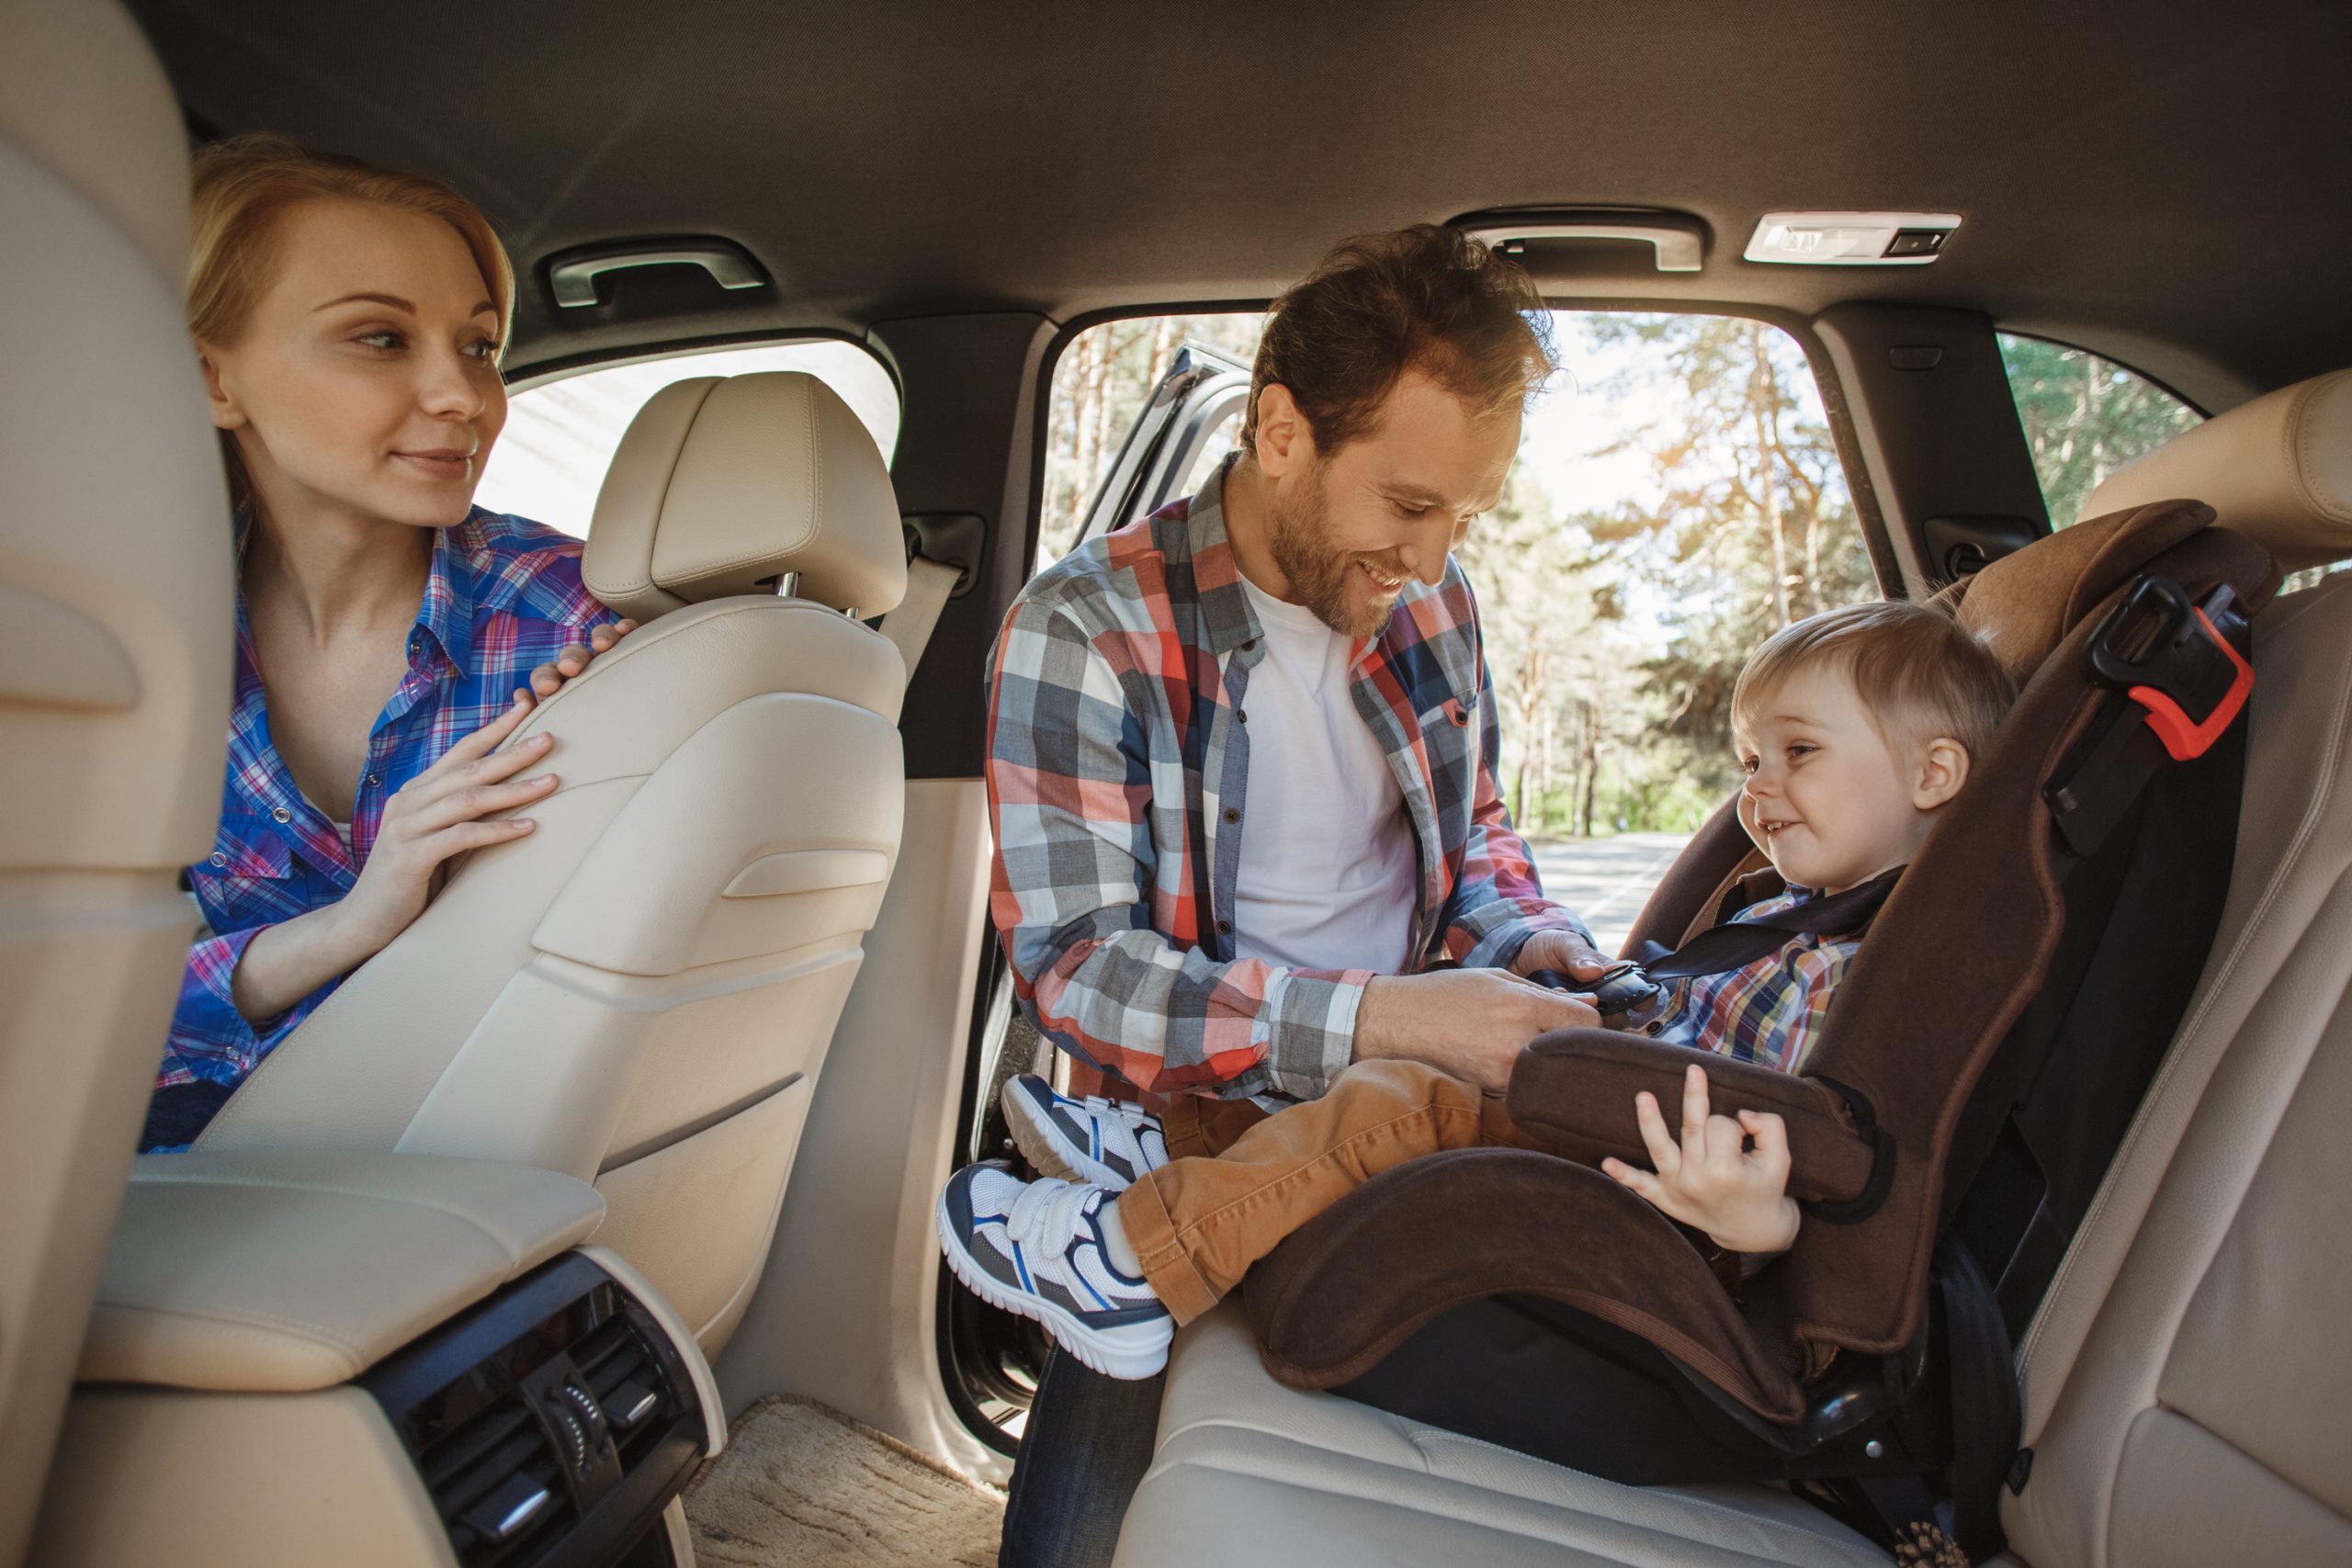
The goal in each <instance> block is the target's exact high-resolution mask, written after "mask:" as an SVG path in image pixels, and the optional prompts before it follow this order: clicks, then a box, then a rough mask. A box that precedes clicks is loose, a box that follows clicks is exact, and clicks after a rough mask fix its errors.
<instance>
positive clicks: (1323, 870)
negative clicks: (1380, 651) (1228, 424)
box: [1233, 577, 1420, 975]
mask: <svg viewBox="0 0 2352 1568" xmlns="http://www.w3.org/2000/svg"><path fill="white" fill-rule="evenodd" d="M1241 586H1242V589H1243V590H1244V591H1245V592H1247V593H1248V594H1249V595H1250V608H1251V609H1252V610H1254V611H1256V612H1257V615H1258V624H1259V626H1261V628H1262V629H1263V632H1264V635H1265V639H1266V650H1265V657H1264V658H1262V659H1261V660H1259V661H1258V663H1257V664H1256V666H1255V667H1254V668H1252V669H1251V670H1250V680H1249V684H1248V687H1247V688H1246V690H1245V692H1244V694H1243V696H1242V702H1241V706H1242V711H1243V712H1244V713H1246V714H1247V715H1248V716H1249V717H1248V721H1247V722H1248V726H1249V732H1250V776H1249V784H1248V792H1247V795H1246V796H1245V798H1244V800H1243V802H1242V817H1241V865H1240V874H1239V877H1238V883H1237V886H1236V888H1235V908H1234V917H1233V932H1234V947H1235V950H1236V952H1237V953H1238V954H1239V955H1240V956H1241V957H1244V958H1260V959H1263V960H1264V961H1265V962H1267V963H1269V964H1282V965H1285V966H1287V967H1291V968H1302V969H1372V970H1376V971H1378V972H1379V973H1381V974H1384V975H1394V974H1397V973H1398V972H1399V971H1401V970H1402V969H1403V968H1404V966H1405V960H1406V958H1407V957H1408V951H1407V950H1408V948H1409V947H1410V945H1411V943H1412V940H1413V911H1414V909H1415V908H1416V907H1417V906H1418V905H1419V886H1420V865H1419V858H1418V855H1417V853H1416V851H1415V848H1414V843H1413V825H1412V822H1411V820H1410V819H1409V818H1408V817H1407V816H1406V814H1405V796H1404V793H1403V792H1402V791H1401V790H1399V789H1398V788H1397V777H1396V775H1395V774H1394V773H1391V772H1389V768H1388V759H1387V757H1386V756H1385V754H1384V753H1383V752H1382V750H1381V749H1380V742H1379V740H1378V739H1375V738H1374V735H1373V733H1372V728H1371V727H1370V726H1369V725H1367V724H1365V723H1364V721H1363V715H1361V714H1359V713H1358V712H1356V705H1355V699H1354V697H1353V696H1352V695H1351V694H1350V692H1349V689H1348V683H1349V671H1348V653H1349V649H1350V644H1349V641H1348V639H1347V638H1346V637H1341V636H1340V634H1339V633H1338V632H1335V631H1333V630H1332V629H1331V628H1330V627H1329V626H1325V625H1324V624H1323V623H1322V622H1321V621H1319V620H1317V618H1316V616H1315V613H1314V612H1313V611H1311V610H1308V609H1307V608H1306V607H1305V606H1304V605H1299V604H1284V603H1283V601H1281V600H1279V599H1276V598H1274V597H1273V596H1272V594H1269V593H1267V592H1264V591H1263V590H1261V589H1260V588H1259V587H1258V586H1257V585H1256V584H1255V583H1253V582H1251V581H1250V580H1249V579H1248V578H1246V577H1245V578H1243V579H1242V580H1241Z"/></svg>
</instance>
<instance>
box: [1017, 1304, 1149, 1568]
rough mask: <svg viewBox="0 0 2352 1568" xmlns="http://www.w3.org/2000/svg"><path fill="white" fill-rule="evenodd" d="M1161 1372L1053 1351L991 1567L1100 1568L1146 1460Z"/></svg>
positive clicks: (1031, 1409)
mask: <svg viewBox="0 0 2352 1568" xmlns="http://www.w3.org/2000/svg"><path fill="white" fill-rule="evenodd" d="M1167 1382H1168V1376H1167V1374H1166V1373H1165V1372H1163V1373H1161V1374H1159V1376H1158V1377H1151V1378H1144V1379H1141V1380H1136V1381H1131V1380H1124V1379H1120V1378H1106V1377H1104V1376H1103V1374H1102V1373H1101V1372H1098V1371H1092V1370H1091V1369H1090V1368H1088V1367H1087V1366H1086V1364H1085V1363H1084V1362H1082V1361H1080V1359H1078V1358H1077V1357H1075V1356H1066V1355H1064V1354H1062V1352H1060V1351H1059V1350H1057V1351H1055V1352H1054V1353H1053V1355H1052V1356H1051V1357H1049V1358H1048V1359H1046V1373H1045V1376H1044V1377H1043V1378H1042V1379H1041V1380H1040V1381H1039V1382H1038V1385H1037V1398H1036V1401H1035V1404H1032V1405H1031V1406H1030V1407H1029V1425H1028V1426H1027V1427H1025V1428H1024V1429H1023V1436H1022V1438H1021V1457H1020V1458H1019V1459H1018V1460H1017V1461H1014V1463H1013V1467H1012V1490H1011V1495H1009V1496H1008V1497H1007V1498H1006V1499H1005V1505H1004V1544H1003V1545H1002V1546H1001V1548H1000V1549H999V1551H998V1555H997V1568H1104V1565H1106V1564H1108V1563H1109V1562H1110V1561H1111V1553H1112V1551H1113V1550H1114V1548H1116V1547H1117V1546H1118V1544H1119V1525H1120V1521H1122V1520H1123V1519H1125V1517H1127V1504H1128V1502H1129V1501H1130V1500H1132V1499H1133V1498H1134V1496H1135V1495H1136V1485H1137V1484H1138V1483H1140V1482H1141V1481H1142V1480H1143V1472H1145V1471H1146V1470H1147V1469H1148V1468H1149V1467H1150V1464H1151V1450H1152V1445H1153V1441H1154V1439H1155V1438H1157V1437H1158V1436H1159V1395H1160V1392H1161V1390H1162V1389H1163V1388H1165V1387H1166V1385H1167Z"/></svg>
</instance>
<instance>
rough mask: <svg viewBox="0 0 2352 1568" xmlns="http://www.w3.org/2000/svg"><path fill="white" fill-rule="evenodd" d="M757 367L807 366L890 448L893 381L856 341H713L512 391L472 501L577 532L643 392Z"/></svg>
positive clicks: (894, 438) (894, 431)
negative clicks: (693, 350) (703, 348)
mask: <svg viewBox="0 0 2352 1568" xmlns="http://www.w3.org/2000/svg"><path fill="white" fill-rule="evenodd" d="M758 370H805V371H807V372H808V373H809V374H810V375H812V376H814V377H816V378H818V379H820V380H821V381H823V382H824V383H825V384H826V385H827V386H829V387H831V388H832V389H833V390H834V391H836V392H839V393H840V394H841V396H842V401H843V402H845V403H847V404H849V406H850V407H851V408H852V409H853V410H854V411H855V412H856V413H857V416H858V418H859V419H861V420H863V421H864V422H865V428H866V429H867V430H869V431H871V432H873V434H874V441H875V444H876V446H880V447H881V448H882V456H883V457H884V458H885V459H886V460H887V459H888V457H890V455H891V452H892V451H893V449H895V448H896V446H898V442H899V389H898V387H897V385H896V384H895V383H894V382H892V380H891V379H890V373H889V372H888V370H885V369H884V368H883V367H882V365H881V362H880V361H879V360H877V359H876V358H875V357H874V355H871V354H869V353H867V352H866V351H865V349H863V348H860V347H858V346H857V345H856V344H848V343H836V342H831V341H819V342H807V343H786V344H758V345H756V346H753V347H749V348H725V349H715V350H710V351H707V352H705V353H699V354H683V355H671V356H668V357H665V358H661V359H640V360H635V361H632V362H630V363H628V364H622V365H605V366H598V367H595V368H594V369H589V370H583V371H581V372H579V373H577V374H575V375H571V376H566V377H563V378H560V379H559V380H553V381H544V382H541V383H540V384H538V385H537V386H534V387H530V388H526V389H523V390H521V391H518V392H516V393H515V394H514V396H513V397H512V398H510V399H509V400H508V401H507V412H506V428H505V430H504V431H503V432H502V433H501V434H500V435H499V437H498V445H497V446H494V447H492V449H491V454H490V467H489V468H488V469H487V470H486V471H485V472H484V473H483V474H482V479H481V489H480V490H479V491H476V492H475V495H474V499H475V500H476V501H478V502H481V504H482V505H484V506H486V507H488V508H490V509H491V510H492V511H493V512H512V513H518V514H520V515H522V516H525V517H529V518H532V519H534V520H536V521H537V522H541V523H545V524H547V525H548V526H550V527H555V528H560V529H562V530H563V531H564V532H565V533H567V534H573V535H577V536H580V537H582V538H585V537H586V536H587V534H588V522H589V519H590V518H591V517H592V516H593V515H594V513H595V510H596V491H597V490H598V488H599V487H601V486H602V485H603V484H604V482H605V468H608V467H610V466H611V464H612V460H613V453H614V451H615V450H616V448H618V446H620V444H621V435H622V434H623V433H624V432H626V431H627V430H628V423H629V421H630V420H632V419H635V418H636V417H637V411H638V410H639V409H641V408H643V407H644V406H645V402H646V400H647V399H649V398H650V397H651V396H653V394H654V393H656V392H658V391H660V390H661V389H662V388H664V387H666V386H668V385H670V384H671V383H672V382H673V381H684V380H687V379H689V378H693V377H696V376H742V375H747V374H749V373H751V372H752V371H758Z"/></svg>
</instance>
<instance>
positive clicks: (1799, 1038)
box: [1649, 887, 1862, 1073]
mask: <svg viewBox="0 0 2352 1568" xmlns="http://www.w3.org/2000/svg"><path fill="white" fill-rule="evenodd" d="M1818 897H1821V894H1820V892H1819V890H1818V889H1815V888H1810V887H1792V888H1790V889H1789V890H1788V891H1787V892H1785V893H1782V894H1781V895H1779V896H1778V897H1771V898H1766V899H1763V900H1761V901H1759V902H1758V903H1754V904H1750V905H1749V906H1748V907H1747V908H1745V909H1742V910H1741V911H1740V912H1739V913H1738V914H1736V915H1734V916H1733V917H1732V919H1736V920H1741V919H1761V918H1763V917H1765V916H1768V915H1777V914H1779V913H1780V912H1781V910H1783V909H1793V908H1796V907H1797V906H1798V905H1800V904H1803V903H1806V902H1808V901H1809V900H1811V899H1815V898H1818ZM1861 945H1862V937H1861V933H1860V931H1856V932H1853V933H1852V934H1850V935H1847V936H1828V937H1821V936H1813V935H1809V934H1806V933H1804V932H1799V933H1798V934H1796V935H1795V936H1792V937H1791V938H1790V939H1789V941H1788V942H1787V943H1786V944H1784V945H1783V946H1781V948H1779V949H1778V950H1777V951H1775V952H1772V953H1766V954H1765V955H1764V956H1763V957H1761V958H1759V959H1758V960H1756V961H1755V962H1754V963H1753V964H1747V965H1745V966H1744V967H1742V968H1738V969H1729V970H1725V971H1724V973H1723V974H1720V975H1693V976H1689V977H1687V978H1684V979H1681V980H1677V981H1674V982H1672V984H1673V986H1674V988H1675V994H1674V995H1673V997H1672V998H1670V999H1669V1000H1668V1004H1667V1010H1666V1011H1665V1012H1663V1013H1661V1014H1660V1015H1659V1016H1658V1019H1657V1023H1656V1024H1655V1025H1653V1026H1652V1027H1651V1029H1650V1031H1649V1032H1650V1033H1652V1034H1654V1035H1655V1036H1656V1037H1657V1039H1659V1040H1661V1041H1663V1042H1665V1043H1667V1044H1669V1045H1687V1046H1689V1047H1690V1048H1691V1049H1692V1050H1694V1051H1712V1052H1713V1053H1715V1054H1716V1055H1722V1056H1729V1057H1731V1058H1732V1059H1733V1060H1735V1061H1740V1062H1754V1063H1757V1064H1758V1065H1759V1066H1767V1067H1773V1068H1777V1069H1779V1070H1780V1071H1781V1072H1784V1073H1793V1072H1797V1071H1800V1070H1801V1069H1803V1067H1804V1058H1805V1053H1806V1052H1808V1051H1810V1050H1811V1049H1812V1048H1813V1043H1814V1042H1815V1040H1817V1039H1819V1038H1820V1037H1821V1022H1822V1020H1823V1019H1825V1018H1826V1017H1827V1016H1828V1015H1829V997H1830V993H1831V992H1833V991H1835V990H1836V989H1837V988H1838V981H1839V980H1841V979H1843V978H1844V977H1845V975H1846V965H1847V964H1849V963H1850V962H1851V961H1852V959H1853V956H1854V953H1855V951H1856V950H1857V949H1859V948H1860V946H1861Z"/></svg>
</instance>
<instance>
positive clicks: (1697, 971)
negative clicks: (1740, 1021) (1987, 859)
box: [1641, 866, 1903, 980]
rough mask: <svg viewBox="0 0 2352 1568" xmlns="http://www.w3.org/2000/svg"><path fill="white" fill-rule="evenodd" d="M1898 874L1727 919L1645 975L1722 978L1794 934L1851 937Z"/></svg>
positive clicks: (1647, 967)
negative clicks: (1766, 912)
mask: <svg viewBox="0 0 2352 1568" xmlns="http://www.w3.org/2000/svg"><path fill="white" fill-rule="evenodd" d="M1902 874H1903V870H1902V868H1901V867H1900V866H1897V867H1896V868H1895V869H1894V870H1893V871H1890V872H1886V873H1884V874H1881V875H1878V876H1874V877H1872V878H1871V879H1870V880H1869V881H1868V882H1862V883H1857V884H1856V885H1854V886H1851V887H1849V888H1847V889H1846V891H1844V892H1843V893H1832V894H1830V895H1828V896H1827V897H1821V898H1808V899H1806V900H1805V901H1804V903H1802V904H1797V905H1792V907H1790V908H1786V909H1778V910H1775V911H1774V912H1772V913H1771V914H1769V915H1758V916H1757V917H1755V918H1754V919H1736V920H1725V921H1724V923H1723V924H1721V925H1719V926H1710V927H1708V928H1707V929H1706V930H1705V931H1701V932H1700V933H1699V934H1698V935H1697V936H1694V937H1692V938H1691V940H1690V941H1689V942H1684V943H1683V944H1682V945H1681V946H1680V947H1678V948H1676V949H1675V950H1674V951H1673V952H1672V953H1659V954H1658V955H1657V957H1656V958H1650V959H1645V960H1642V961H1641V962H1642V972H1643V973H1644V974H1645V975H1647V976H1649V977H1650V978H1651V979H1653V980H1680V979H1684V978H1687V977H1689V976H1694V975H1721V974H1724V973H1726V972H1727V971H1730V970H1733V969H1744V968H1746V967H1747V965H1748V964H1753V963H1755V962H1756V961H1757V960H1758V959H1759V958H1761V957H1763V956H1765V955H1766V954H1767V953H1772V952H1775V951H1777V950H1778V949H1780V948H1782V947H1786V946H1787V945H1788V942H1789V939H1790V938H1791V937H1793V936H1846V935H1849V934H1850V933H1852V932H1855V931H1860V930H1861V929H1862V928H1863V927H1865V926H1867V925H1869V924H1870V922H1871V919H1872V918H1873V917H1874V916H1876V915H1877V913H1878V911H1879V908H1880V906H1882V905H1883V904H1884V903H1885V902H1886V896H1887V895H1888V894H1890V893H1892V892H1894V882H1895V878H1897V877H1899V876H1901V875H1902Z"/></svg>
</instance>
